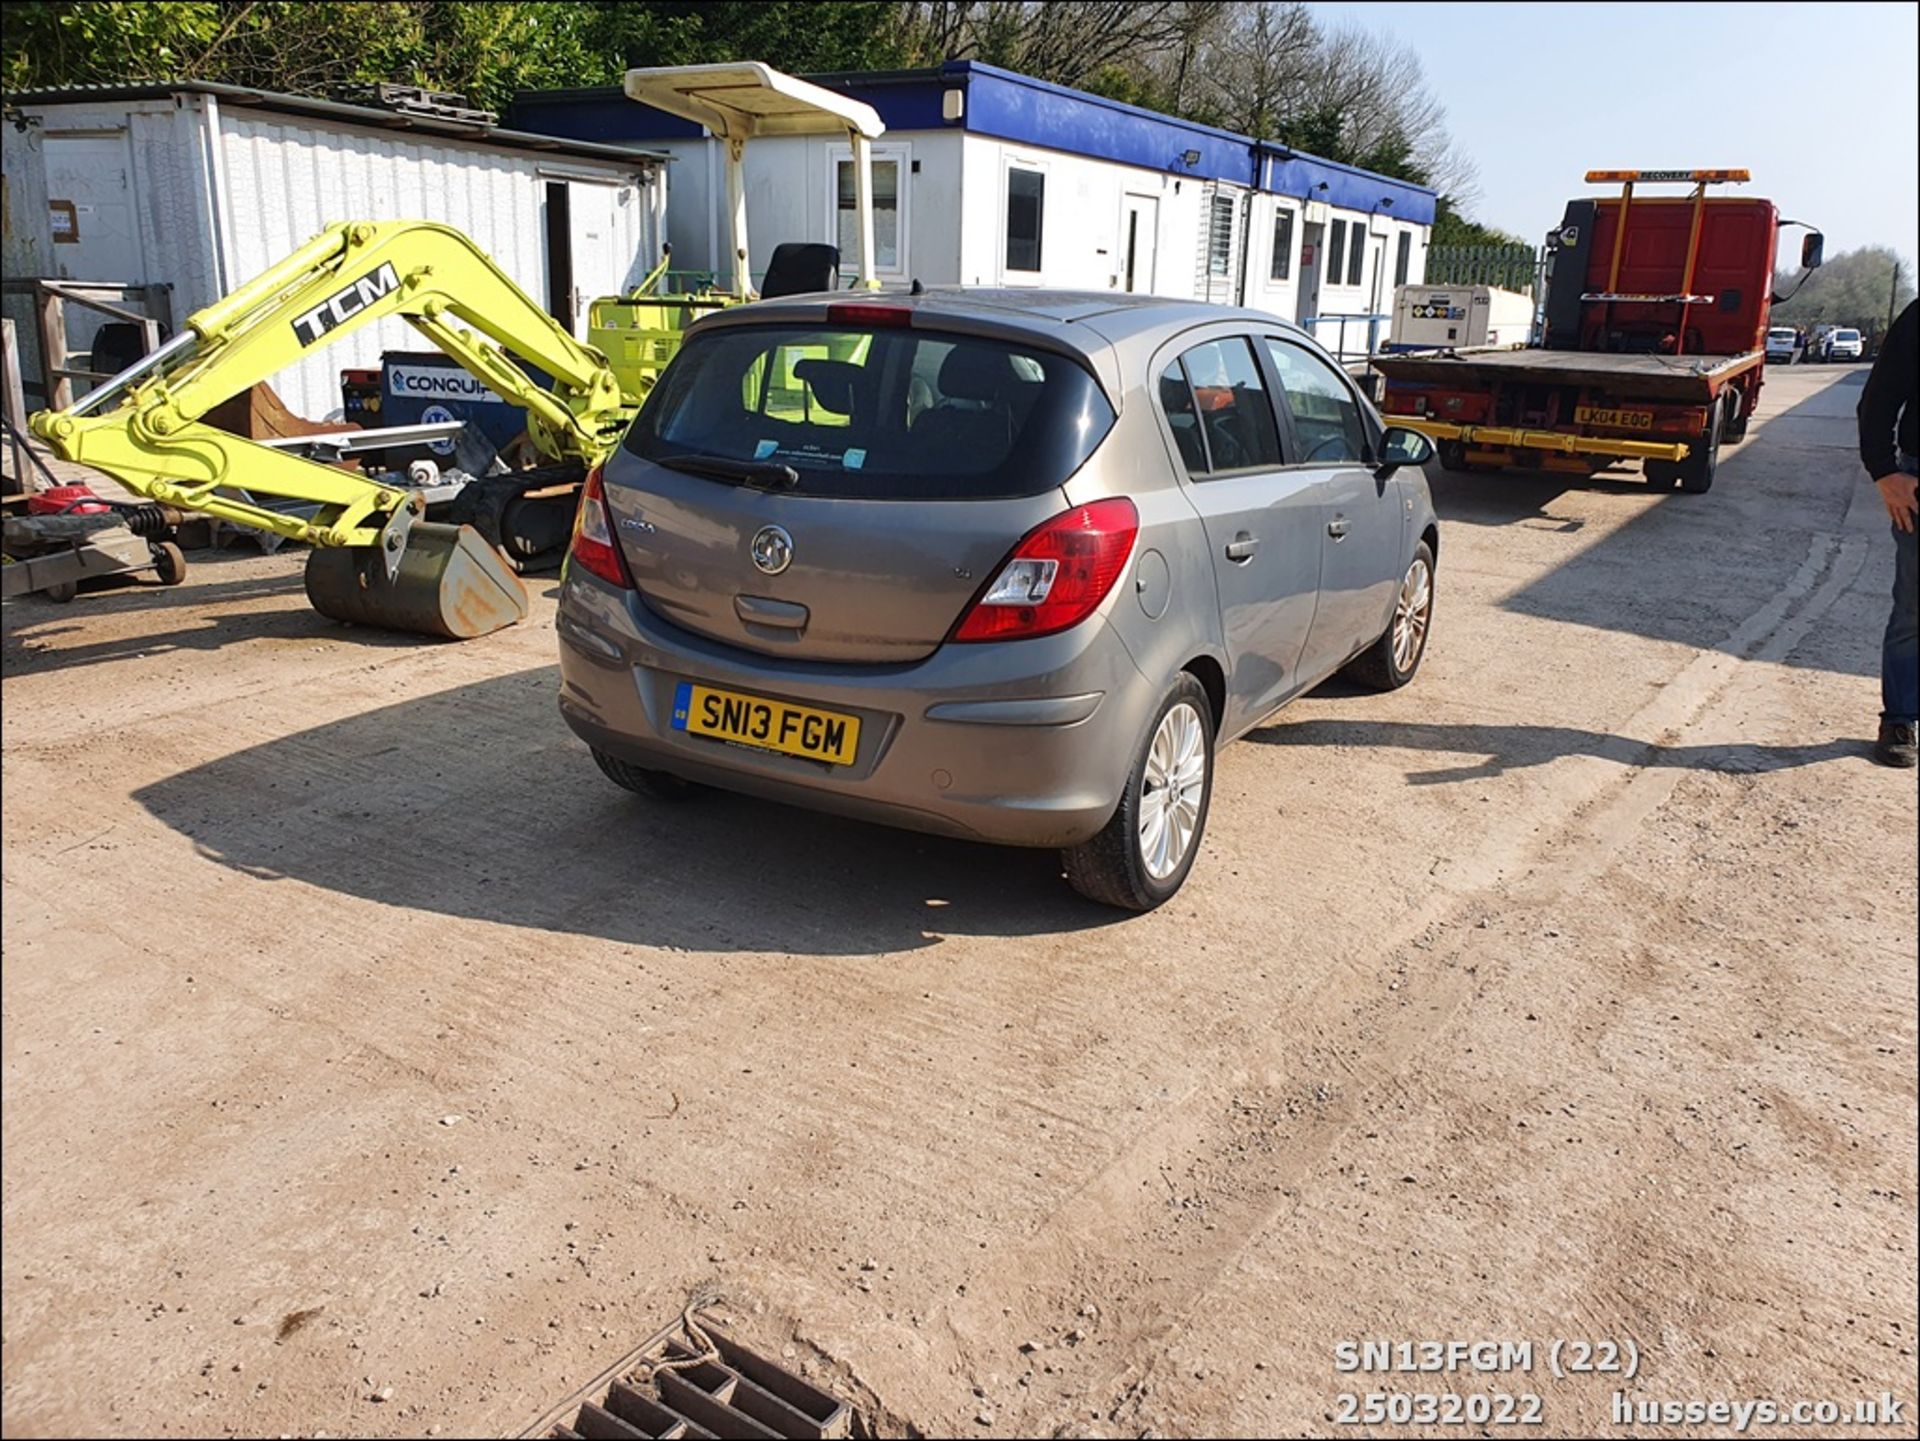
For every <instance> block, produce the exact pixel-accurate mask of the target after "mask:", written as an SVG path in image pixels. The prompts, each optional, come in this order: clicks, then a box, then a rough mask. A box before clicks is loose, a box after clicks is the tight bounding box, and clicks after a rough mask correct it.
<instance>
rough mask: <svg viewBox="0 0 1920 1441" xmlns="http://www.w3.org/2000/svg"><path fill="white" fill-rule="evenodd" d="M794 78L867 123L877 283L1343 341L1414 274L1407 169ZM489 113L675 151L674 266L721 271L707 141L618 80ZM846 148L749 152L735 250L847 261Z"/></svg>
mask: <svg viewBox="0 0 1920 1441" xmlns="http://www.w3.org/2000/svg"><path fill="white" fill-rule="evenodd" d="M804 78H805V79H807V80H809V81H811V82H813V83H814V84H816V85H819V86H822V87H824V88H826V89H829V90H834V91H838V92H841V93H843V94H845V95H848V96H850V97H852V98H854V99H856V100H860V101H863V102H865V103H866V104H867V105H869V106H871V107H872V108H873V110H874V111H875V112H876V113H877V114H878V115H879V117H880V119H881V121H882V122H884V125H885V133H884V134H882V135H880V136H879V137H877V138H875V139H873V140H872V141H871V142H870V148H871V165H872V192H873V201H874V207H873V208H874V230H875V240H876V244H877V249H878V255H877V260H878V266H877V269H878V275H879V278H880V279H881V280H882V281H883V282H893V283H904V282H906V281H908V280H919V281H921V282H922V283H924V284H928V285H935V284H955V283H965V284H984V285H1031V286H1052V287H1059V288H1068V289H1077V290H1079V289H1093V290H1131V291H1141V292H1148V293H1154V294H1161V295H1167V296H1173V297H1179V298H1195V299H1205V300H1215V301H1223V302H1232V303H1236V304H1247V305H1252V306H1256V307H1258V308H1261V309H1265V310H1270V311H1273V312H1276V313H1278V314H1280V315H1283V316H1286V317H1287V318H1289V319H1295V320H1299V321H1302V322H1311V323H1314V324H1315V327H1316V329H1317V331H1318V333H1319V335H1320V337H1321V339H1322V340H1323V341H1324V342H1325V343H1326V344H1328V345H1329V346H1337V347H1338V348H1340V349H1343V350H1345V351H1346V352H1348V353H1352V354H1359V353H1363V352H1364V351H1365V350H1366V349H1367V348H1368V341H1369V337H1370V336H1371V338H1372V339H1373V341H1374V342H1375V343H1376V344H1377V343H1379V342H1381V341H1383V340H1384V338H1385V335H1386V320H1387V312H1388V311H1390V310H1391V308H1392V301H1393V293H1394V289H1395V287H1396V286H1397V285H1400V284H1404V283H1407V282H1409V281H1413V282H1418V281H1420V280H1422V279H1423V278H1424V277H1425V274H1426V250H1427V237H1428V233H1429V231H1430V230H1431V227H1432V224H1433V216H1434V205H1435V196H1434V193H1433V192H1432V191H1431V190H1427V189H1425V188H1423V187H1420V186H1417V185H1411V184H1409V183H1407V182H1405V181H1401V180H1393V179H1390V178H1388V177H1385V176H1381V175H1375V174H1372V173H1371V172H1368V171H1364V170H1358V169H1355V168H1354V167H1352V166H1347V165H1340V164H1336V163H1334V162H1332V161H1327V160H1322V159H1319V158H1317V157H1315V156H1311V155H1305V154H1302V153H1299V152H1295V151H1290V150H1287V149H1286V148H1285V147H1282V146H1278V145H1274V144H1271V143H1268V142H1262V141H1255V140H1252V139H1249V138H1248V137H1246V136H1243V135H1236V134H1233V133H1232V132H1230V131H1225V130H1218V129H1214V128H1212V127H1210V126H1205V125H1197V124H1194V123H1193V122H1191V121H1186V120H1179V119H1175V118H1174V117H1172V116H1168V115H1161V114H1158V113H1156V112H1154V111H1150V110H1144V109H1141V108H1139V107H1138V106H1133V105H1125V104H1122V103H1120V102H1118V101H1114V100H1108V99H1105V98H1103V97H1101V96H1097V95H1090V94H1087V93H1085V92H1083V91H1078V90H1070V89H1067V88H1065V87H1063V86H1059V85H1052V84H1048V83H1047V82H1045V81H1040V80H1035V79H1032V78H1031V77H1029V76H1025V75H1017V74H1014V73H1013V72H1011V71H1007V70H1002V69H999V68H997V67H995V66H991V65H984V64H981V63H979V62H976V61H966V60H957V61H949V62H947V63H946V64H944V65H942V66H940V67H938V68H936V69H924V70H908V71H895V72H870V73H849V74H829V75H811V76H807V77H804ZM509 114H510V117H511V119H512V121H513V123H514V124H515V125H516V126H518V127H519V128H521V129H523V130H529V131H536V132H539V133H543V134H552V135H564V136H568V137H571V138H574V139H581V140H594V141H599V142H616V143H629V144H644V145H646V146H648V147H650V148H656V149H659V150H663V151H666V152H668V153H670V154H671V155H673V157H674V159H675V162H676V163H675V164H674V165H672V166H671V167H670V168H669V174H668V185H669V187H670V192H671V201H670V203H669V205H668V207H667V231H668V239H669V240H671V241H672V243H673V247H674V258H673V264H674V267H675V268H676V269H704V270H706V271H709V272H712V273H713V274H715V275H716V276H718V277H719V278H720V279H721V280H722V282H723V283H724V282H725V280H726V279H727V277H728V275H729V271H730V264H731V257H730V255H729V254H728V247H729V243H730V242H729V238H728V237H729V227H728V216H729V210H728V208H727V207H728V199H727V194H726V182H725V162H726V155H725V147H724V145H723V144H722V143H721V142H720V141H718V140H716V139H715V138H713V137H712V136H711V135H710V134H709V133H708V132H707V131H705V130H703V129H702V128H701V127H700V126H699V125H697V124H695V123H692V122H690V121H688V120H685V119H681V118H678V117H676V116H673V115H667V114H663V113H661V112H659V111H656V110H653V109H650V108H649V107H647V106H643V105H640V104H637V103H636V102H635V101H633V100H631V99H629V98H628V97H627V96H626V94H624V93H623V92H622V90H621V89H620V88H619V87H617V86H606V87H597V88H591V89H580V90H558V91H539V92H530V93H525V94H522V95H520V96H518V97H516V99H515V101H514V103H513V106H512V108H511V110H510V112H509ZM853 158H854V157H853V149H852V146H851V144H850V143H849V141H848V139H847V137H845V136H835V135H806V136H780V135H769V136H766V137H764V138H762V139H757V140H756V141H755V142H754V143H753V144H752V145H751V146H749V147H748V149H747V151H746V156H745V187H746V209H747V216H748V234H749V249H750V251H751V253H752V254H753V255H754V256H755V257H756V258H757V259H758V260H760V261H761V263H764V258H765V257H766V256H767V255H768V254H770V253H771V250H772V247H773V246H774V245H775V244H777V243H779V242H781V241H789V240H812V241H827V242H829V243H833V244H837V245H839V247H840V249H841V253H842V257H843V262H845V261H846V260H847V258H848V257H851V256H853V255H855V254H856V253H857V249H858V246H857V231H856V229H855V227H856V226H857V224H858V215H859V210H858V207H857V205H856V201H855V182H856V173H855V166H854V164H853ZM843 275H844V277H845V278H846V279H847V280H849V281H850V280H851V279H852V269H851V265H850V264H849V265H847V268H846V269H845V270H844V271H843ZM1368 317H1376V319H1372V320H1369V319H1368ZM1343 335H1344V343H1343Z"/></svg>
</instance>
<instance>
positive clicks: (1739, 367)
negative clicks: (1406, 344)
mask: <svg viewBox="0 0 1920 1441" xmlns="http://www.w3.org/2000/svg"><path fill="white" fill-rule="evenodd" d="M1765 359H1766V355H1765V352H1764V351H1759V350H1750V351H1748V352H1746V353H1745V354H1744V355H1615V354H1609V353H1604V352H1595V351H1585V350H1498V351H1481V352H1479V353H1477V354H1472V355H1462V354H1458V353H1454V352H1443V353H1440V354H1428V355H1376V356H1375V357H1373V368H1374V369H1375V370H1378V371H1379V372H1380V373H1381V374H1382V375H1384V376H1386V377H1387V379H1388V380H1418V381H1426V382H1428V383H1429V384H1437V385H1452V384H1458V383H1460V382H1462V381H1467V382H1471V381H1473V380H1476V379H1484V380H1510V381H1518V382H1520V383H1522V384H1534V385H1585V386H1592V387H1595V388H1597V389H1603V390H1607V391H1614V392H1631V393H1632V394H1634V395H1637V396H1644V397H1646V398H1648V399H1661V400H1674V401H1679V402H1682V403H1686V402H1689V401H1691V402H1694V403H1696V404H1699V405H1705V404H1706V403H1707V402H1708V401H1710V400H1711V399H1712V398H1713V396H1714V395H1715V393H1717V392H1718V390H1719V389H1720V387H1721V386H1722V385H1724V384H1725V383H1726V382H1727V381H1728V380H1731V379H1732V378H1733V377H1734V376H1736V375H1739V374H1741V373H1742V372H1744V371H1747V370H1750V369H1752V368H1753V367H1754V366H1756V365H1759V364H1760V363H1761V362H1762V361H1763V360H1765Z"/></svg>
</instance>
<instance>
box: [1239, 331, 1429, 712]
mask: <svg viewBox="0 0 1920 1441" xmlns="http://www.w3.org/2000/svg"><path fill="white" fill-rule="evenodd" d="M1263 348H1264V359H1265V360H1266V361H1267V363H1268V365H1269V367H1270V369H1271V371H1272V374H1273V385H1274V388H1275V390H1276V391H1277V392H1278V393H1279V396H1280V399H1281V401H1282V404H1283V406H1284V409H1285V419H1286V422H1287V428H1288V432H1289V440H1290V442H1291V445H1292V449H1293V453H1294V454H1296V455H1297V456H1298V457H1299V461H1300V465H1301V468H1302V469H1303V471H1304V472H1305V473H1307V474H1310V475H1312V476H1313V478H1314V482H1315V488H1314V494H1315V496H1316V498H1317V499H1318V501H1319V503H1320V515H1319V526H1318V543H1319V546H1320V549H1321V554H1322V558H1321V563H1320V605H1319V608H1318V609H1317V610H1316V611H1315V613H1314V619H1313V631H1312V634H1311V635H1310V636H1309V637H1308V639H1307V652H1306V656H1305V658H1304V660H1303V661H1302V669H1303V670H1304V671H1305V672H1307V674H1308V675H1309V676H1310V677H1312V678H1314V679H1318V678H1319V677H1320V676H1323V675H1326V674H1328V673H1329V672H1331V671H1333V670H1335V669H1337V668H1338V667H1339V666H1341V665H1342V664H1344V663H1345V662H1346V661H1347V660H1348V659H1350V658H1351V657H1353V656H1354V655H1356V654H1358V653H1359V652H1360V651H1361V650H1363V649H1365V648H1366V647H1367V646H1369V645H1371V644H1372V643H1373V642H1374V641H1376V640H1378V639H1379V637H1380V634H1381V632H1382V631H1384V630H1385V629H1386V628H1387V622H1388V620H1389V619H1390V618H1391V616H1392V611H1393V601H1394V595H1395V593H1396V591H1397V590H1398V587H1399V581H1400V572H1401V568H1402V567H1401V557H1402V552H1403V551H1404V549H1405V546H1406V525H1407V507H1406V503H1405V498H1404V497H1403V496H1402V494H1401V488H1400V487H1399V486H1398V485H1396V484H1395V483H1394V480H1393V478H1392V476H1391V475H1388V476H1384V477H1383V476H1379V475H1376V474H1375V469H1374V464H1373V461H1372V459H1371V456H1372V450H1373V445H1374V439H1375V437H1374V435H1373V427H1372V426H1371V425H1370V424H1369V423H1368V419H1367V414H1366V407H1365V405H1364V403H1363V402H1362V401H1361V399H1360V397H1359V395H1358V394H1357V393H1356V392H1355V391H1354V388H1353V384H1352V382H1351V381H1349V380H1348V379H1347V377H1346V376H1345V375H1344V374H1342V373H1341V372H1340V370H1339V369H1337V368H1336V367H1335V366H1334V365H1333V363H1332V362H1331V361H1329V360H1328V359H1327V358H1326V357H1325V356H1324V355H1322V354H1321V353H1320V352H1318V351H1317V350H1314V349H1311V348H1309V347H1308V346H1307V345H1305V344H1303V343H1301V342H1300V341H1298V340H1295V339H1292V338H1290V337H1287V336H1282V335H1270V336H1266V337H1263Z"/></svg>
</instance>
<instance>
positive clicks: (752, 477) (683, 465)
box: [653, 455, 800, 490]
mask: <svg viewBox="0 0 1920 1441" xmlns="http://www.w3.org/2000/svg"><path fill="white" fill-rule="evenodd" d="M653 463H654V464H655V465H664V466H665V467H666V468H667V469H668V470H678V471H681V472H684V473H685V474H687V475H703V476H706V477H707V478H708V479H710V480H725V481H730V482H731V483H732V484H734V485H747V486H752V487H753V488H754V489H755V490H792V489H793V488H794V487H795V486H796V485H798V484H800V472H799V471H797V470H795V469H794V468H793V467H792V466H790V465H782V464H781V463H780V462H779V461H777V460H730V459H728V458H727V457H726V456H724V455H663V456H661V457H660V458H659V459H657V460H655V461H654V462H653Z"/></svg>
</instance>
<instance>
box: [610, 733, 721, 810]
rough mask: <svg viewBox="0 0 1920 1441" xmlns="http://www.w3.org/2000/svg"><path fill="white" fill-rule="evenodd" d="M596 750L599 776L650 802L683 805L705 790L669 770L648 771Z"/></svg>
mask: <svg viewBox="0 0 1920 1441" xmlns="http://www.w3.org/2000/svg"><path fill="white" fill-rule="evenodd" d="M590 749H591V750H592V751H593V763H594V764H595V765H597V766H599V767H600V773H601V774H602V775H604V776H605V777H606V778H607V779H608V780H610V781H612V782H613V783H614V784H615V785H617V786H619V787H620V788H621V789H622V790H628V791H632V792H633V793H634V794H635V795H637V796H645V797H646V798H647V799H648V800H655V801H669V802H676V803H677V802H680V801H690V800H692V799H693V798H694V797H695V796H697V795H699V794H700V793H701V792H702V791H704V790H705V789H706V787H705V786H703V785H700V784H698V783H697V782H695V781H689V780H682V779H681V778H680V777H679V776H676V775H673V774H671V773H669V772H667V771H656V770H649V769H648V768H647V767H645V766H637V765H633V764H632V763H631V762H628V761H623V760H621V759H620V757H618V756H612V755H608V754H607V753H606V752H605V751H603V750H601V749H600V748H599V747H598V746H593V747H591V748H590Z"/></svg>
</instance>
